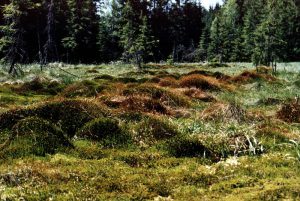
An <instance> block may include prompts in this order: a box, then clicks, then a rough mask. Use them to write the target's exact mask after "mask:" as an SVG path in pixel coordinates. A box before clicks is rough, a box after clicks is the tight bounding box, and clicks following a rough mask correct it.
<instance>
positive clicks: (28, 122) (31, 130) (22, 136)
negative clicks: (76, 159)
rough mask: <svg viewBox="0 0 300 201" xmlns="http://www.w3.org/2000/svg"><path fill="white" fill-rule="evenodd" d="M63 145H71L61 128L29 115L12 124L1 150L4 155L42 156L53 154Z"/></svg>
mask: <svg viewBox="0 0 300 201" xmlns="http://www.w3.org/2000/svg"><path fill="white" fill-rule="evenodd" d="M63 147H72V145H71V143H70V142H69V141H68V139H67V138H66V137H65V136H64V133H63V131H62V130H60V129H59V128H58V127H56V126H55V125H53V124H52V123H50V122H48V121H46V120H43V119H40V118H36V117H29V118H25V119H23V120H21V121H19V122H18V123H17V124H16V125H14V127H13V128H12V134H11V136H10V138H9V141H7V142H6V145H5V146H3V151H4V153H5V155H10V156H13V157H20V156H26V155H30V154H34V155H38V156H44V155H45V154H53V153H55V152H56V150H57V149H59V148H63Z"/></svg>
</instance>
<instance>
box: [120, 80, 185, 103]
mask: <svg viewBox="0 0 300 201" xmlns="http://www.w3.org/2000/svg"><path fill="white" fill-rule="evenodd" d="M123 95H124V96H127V97H129V96H135V95H138V96H146V97H149V98H151V99H154V100H159V101H160V102H161V103H162V104H163V105H165V106H168V107H188V106H189V105H190V102H189V100H188V99H187V98H186V97H184V96H182V95H180V94H179V93H178V94H177V93H175V92H171V91H169V90H167V89H164V88H161V87H157V86H155V85H153V84H142V85H138V86H132V87H131V86H129V87H128V89H126V90H124V91H123Z"/></svg>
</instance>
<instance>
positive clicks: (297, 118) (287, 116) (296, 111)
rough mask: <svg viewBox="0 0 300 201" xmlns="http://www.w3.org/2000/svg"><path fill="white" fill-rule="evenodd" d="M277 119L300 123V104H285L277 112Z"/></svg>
mask: <svg viewBox="0 0 300 201" xmlns="http://www.w3.org/2000/svg"><path fill="white" fill-rule="evenodd" d="M277 117H278V118H279V119H281V120H283V121H286V122H290V123H300V104H299V102H298V101H296V102H294V103H288V104H284V105H283V106H282V107H281V109H280V110H279V111H278V112H277Z"/></svg>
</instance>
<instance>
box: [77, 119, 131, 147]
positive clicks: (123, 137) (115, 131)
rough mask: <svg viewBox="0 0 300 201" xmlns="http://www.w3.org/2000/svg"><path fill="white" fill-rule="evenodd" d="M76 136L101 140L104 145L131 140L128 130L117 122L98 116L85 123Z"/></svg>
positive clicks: (122, 143) (116, 144)
mask: <svg viewBox="0 0 300 201" xmlns="http://www.w3.org/2000/svg"><path fill="white" fill-rule="evenodd" d="M76 136H77V137H79V138H81V139H88V140H93V141H97V142H101V143H102V144H103V145H104V146H105V147H115V146H120V145H125V144H128V143H129V142H130V141H131V139H130V136H129V134H128V132H127V131H126V130H125V129H124V128H122V127H121V126H120V125H119V122H118V121H117V120H114V119H110V118H98V119H94V120H92V121H90V122H88V123H86V124H85V125H84V126H83V127H82V128H81V129H80V130H79V132H77V134H76Z"/></svg>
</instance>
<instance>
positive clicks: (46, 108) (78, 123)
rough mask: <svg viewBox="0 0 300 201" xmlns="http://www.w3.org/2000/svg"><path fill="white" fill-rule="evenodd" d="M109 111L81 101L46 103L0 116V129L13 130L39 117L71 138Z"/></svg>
mask: <svg viewBox="0 0 300 201" xmlns="http://www.w3.org/2000/svg"><path fill="white" fill-rule="evenodd" d="M108 113H109V112H108V110H107V109H106V108H105V107H103V106H101V105H98V104H95V103H93V102H88V101H80V100H63V101H55V102H46V103H43V104H42V105H40V106H36V107H32V108H28V109H19V110H11V111H8V112H6V113H3V114H1V115H0V128H1V129H11V128H12V127H13V126H14V125H15V124H16V123H17V122H18V121H20V120H22V119H24V118H26V117H31V116H37V117H40V118H43V119H46V120H48V121H50V122H52V123H54V124H57V125H58V126H59V127H60V128H61V129H62V130H63V131H64V132H66V134H67V135H68V136H69V137H73V136H74V135H75V133H76V131H77V130H78V129H79V128H81V127H82V126H83V125H84V124H85V123H87V122H89V121H91V120H92V119H94V118H97V117H101V116H106V115H107V114H108Z"/></svg>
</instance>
